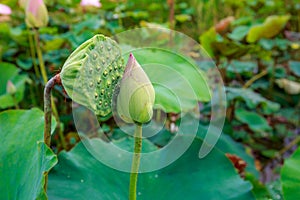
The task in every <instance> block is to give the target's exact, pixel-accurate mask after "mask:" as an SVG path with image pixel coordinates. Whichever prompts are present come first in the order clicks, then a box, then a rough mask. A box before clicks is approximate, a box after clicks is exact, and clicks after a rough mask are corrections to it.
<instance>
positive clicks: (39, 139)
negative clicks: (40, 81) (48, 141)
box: [0, 109, 57, 200]
mask: <svg viewBox="0 0 300 200" xmlns="http://www.w3.org/2000/svg"><path fill="white" fill-rule="evenodd" d="M53 122H54V123H53V126H52V127H54V126H55V121H53ZM43 132H44V114H43V112H42V111H40V110H38V109H31V110H8V111H4V112H2V113H0V137H1V146H0V160H1V163H0V174H1V180H0V188H1V193H0V199H24V200H27V199H28V200H32V199H36V198H38V199H45V198H46V195H45V192H44V189H43V185H44V173H45V172H48V171H49V170H50V169H51V168H52V167H53V166H54V165H55V164H56V162H57V158H56V155H55V154H54V153H53V152H52V150H50V149H49V148H48V147H47V146H46V145H45V144H44V143H43V137H44V136H43Z"/></svg>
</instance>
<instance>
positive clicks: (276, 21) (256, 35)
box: [246, 15, 290, 43]
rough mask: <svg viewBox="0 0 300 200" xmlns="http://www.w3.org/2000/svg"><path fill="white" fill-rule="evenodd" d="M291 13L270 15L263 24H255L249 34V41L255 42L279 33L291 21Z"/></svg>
mask: <svg viewBox="0 0 300 200" xmlns="http://www.w3.org/2000/svg"><path fill="white" fill-rule="evenodd" d="M289 19H290V16H289V15H283V16H277V15H273V16H269V17H268V18H267V19H266V20H265V21H264V23H263V24H259V25H254V26H252V27H251V28H250V30H249V32H248V35H247V38H246V40H247V42H249V43H253V42H256V41H258V40H259V39H261V38H271V37H273V36H275V35H277V34H278V33H279V32H280V31H281V30H282V29H283V28H284V26H285V24H286V23H287V22H288V21H289Z"/></svg>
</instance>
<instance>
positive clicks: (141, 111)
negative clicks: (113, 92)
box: [117, 54, 155, 124]
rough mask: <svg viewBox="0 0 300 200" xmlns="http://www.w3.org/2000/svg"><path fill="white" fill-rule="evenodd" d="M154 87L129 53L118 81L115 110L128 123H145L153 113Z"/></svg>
mask: <svg viewBox="0 0 300 200" xmlns="http://www.w3.org/2000/svg"><path fill="white" fill-rule="evenodd" d="M154 100H155V92H154V88H153V86H152V84H151V82H150V80H149V78H148V76H147V74H146V73H145V72H144V70H143V69H142V67H141V66H140V64H139V63H138V62H137V61H136V59H135V58H134V56H133V55H132V54H130V56H129V59H128V62H127V65H126V68H125V72H124V74H123V77H122V79H121V83H120V92H119V94H118V97H117V112H118V114H119V116H120V117H121V118H122V119H123V120H124V121H125V122H128V123H132V122H135V123H141V124H143V123H147V122H149V121H150V120H151V118H152V115H153V104H154Z"/></svg>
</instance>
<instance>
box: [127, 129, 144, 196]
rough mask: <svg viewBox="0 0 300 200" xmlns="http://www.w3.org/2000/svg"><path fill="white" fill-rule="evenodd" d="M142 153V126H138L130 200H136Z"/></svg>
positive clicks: (131, 175)
mask: <svg viewBox="0 0 300 200" xmlns="http://www.w3.org/2000/svg"><path fill="white" fill-rule="evenodd" d="M141 151H142V124H136V127H135V132H134V156H133V158H132V165H131V173H130V182H129V200H136V188H137V178H138V171H139V166H140V160H141Z"/></svg>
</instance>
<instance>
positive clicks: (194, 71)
mask: <svg viewBox="0 0 300 200" xmlns="http://www.w3.org/2000/svg"><path fill="white" fill-rule="evenodd" d="M131 53H133V54H134V56H135V58H136V60H137V61H138V62H139V63H140V64H141V66H142V67H143V69H144V71H145V72H146V73H147V76H148V77H149V79H150V81H151V82H152V84H153V87H154V89H155V103H156V104H159V105H161V106H162V107H163V108H164V109H165V111H166V112H175V113H178V112H180V111H186V110H191V109H193V108H195V106H197V101H203V102H205V101H210V99H211V94H210V89H209V86H208V83H207V77H206V76H205V74H204V72H203V71H201V70H200V69H198V68H197V67H196V66H195V65H194V64H193V63H192V62H190V61H189V60H188V59H187V58H185V57H183V56H181V55H178V54H176V53H174V52H171V51H168V50H163V49H157V48H155V49H152V48H143V49H135V50H133V51H131ZM124 58H125V59H126V58H128V54H125V55H124ZM181 109H182V110H181Z"/></svg>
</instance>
